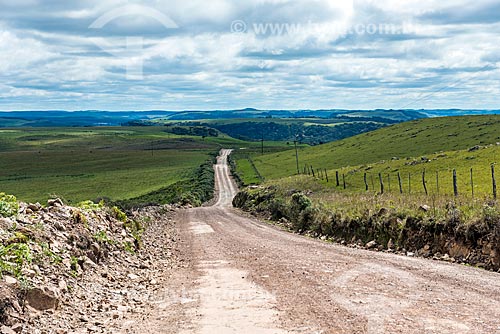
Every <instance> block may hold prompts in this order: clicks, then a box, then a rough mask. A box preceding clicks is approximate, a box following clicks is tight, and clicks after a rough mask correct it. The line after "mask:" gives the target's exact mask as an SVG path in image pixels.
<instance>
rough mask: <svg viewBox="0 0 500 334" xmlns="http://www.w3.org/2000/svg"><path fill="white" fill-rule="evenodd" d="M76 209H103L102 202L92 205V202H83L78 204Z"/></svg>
mask: <svg viewBox="0 0 500 334" xmlns="http://www.w3.org/2000/svg"><path fill="white" fill-rule="evenodd" d="M76 207H78V208H80V209H83V210H88V211H90V210H99V209H102V208H103V207H104V201H100V202H99V203H97V204H96V203H94V202H92V201H83V202H80V203H78V204H77V205H76Z"/></svg>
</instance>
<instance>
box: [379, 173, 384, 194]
mask: <svg viewBox="0 0 500 334" xmlns="http://www.w3.org/2000/svg"><path fill="white" fill-rule="evenodd" d="M378 179H379V181H380V194H384V180H383V179H382V173H378Z"/></svg>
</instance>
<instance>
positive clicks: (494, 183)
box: [491, 164, 497, 200]
mask: <svg viewBox="0 0 500 334" xmlns="http://www.w3.org/2000/svg"><path fill="white" fill-rule="evenodd" d="M491 180H492V182H493V198H494V199H495V200H496V199H497V180H496V179H495V164H491Z"/></svg>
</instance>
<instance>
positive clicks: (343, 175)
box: [342, 174, 347, 189]
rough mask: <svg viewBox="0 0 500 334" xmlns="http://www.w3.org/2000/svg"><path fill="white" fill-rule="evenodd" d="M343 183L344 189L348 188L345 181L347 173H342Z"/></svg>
mask: <svg viewBox="0 0 500 334" xmlns="http://www.w3.org/2000/svg"><path fill="white" fill-rule="evenodd" d="M342 183H343V184H344V189H347V185H346V183H345V174H342Z"/></svg>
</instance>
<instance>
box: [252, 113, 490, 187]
mask: <svg viewBox="0 0 500 334" xmlns="http://www.w3.org/2000/svg"><path fill="white" fill-rule="evenodd" d="M497 142H500V116H497V115H488V116H460V117H444V118H430V119H421V120H416V121H411V122H406V123H401V124H396V125H393V126H390V127H386V128H383V129H380V130H377V131H373V132H369V133H365V134H362V135H358V136H355V137H351V138H348V139H344V140H340V141H336V142H332V143H328V144H324V145H319V146H315V147H309V148H300V149H299V166H300V169H301V170H302V169H303V167H304V165H305V164H307V165H312V166H313V167H314V168H326V169H328V170H333V169H338V168H342V167H347V166H359V165H364V164H373V163H376V162H380V161H382V160H395V161H397V160H403V159H407V158H420V157H422V156H425V155H430V154H434V153H439V152H445V151H459V150H468V149H469V148H472V147H474V146H477V145H480V146H486V145H490V144H496V143H497ZM492 158H493V157H492ZM252 159H253V162H254V164H255V166H256V168H257V169H258V171H259V172H260V173H261V175H262V176H264V178H266V179H275V178H280V177H285V176H290V175H293V174H295V173H296V172H297V167H296V160H295V151H294V150H289V151H284V152H279V153H273V154H267V155H262V156H261V155H258V154H254V155H253V156H252ZM492 162H493V161H492Z"/></svg>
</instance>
